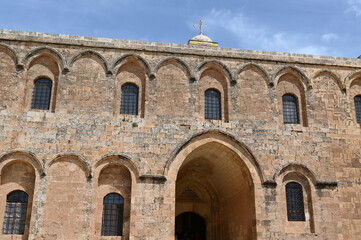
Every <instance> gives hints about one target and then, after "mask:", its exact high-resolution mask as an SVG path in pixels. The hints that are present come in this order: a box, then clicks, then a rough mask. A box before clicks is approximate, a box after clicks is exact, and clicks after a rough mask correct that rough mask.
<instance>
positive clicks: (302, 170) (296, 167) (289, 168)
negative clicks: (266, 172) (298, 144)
mask: <svg viewBox="0 0 361 240" xmlns="http://www.w3.org/2000/svg"><path fill="white" fill-rule="evenodd" d="M291 172H294V173H298V174H301V175H303V176H304V177H305V178H306V179H308V180H310V181H311V182H312V184H313V185H314V186H316V187H324V186H330V187H335V186H337V182H336V181H321V180H320V179H319V177H318V176H317V175H316V174H315V172H314V171H312V170H311V169H310V168H308V167H307V166H306V165H304V164H301V163H288V164H286V165H283V166H281V167H279V168H278V169H277V170H276V172H275V173H274V175H273V181H275V182H276V180H277V178H278V177H279V176H281V175H284V174H287V173H291Z"/></svg>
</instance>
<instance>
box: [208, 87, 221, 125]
mask: <svg viewBox="0 0 361 240" xmlns="http://www.w3.org/2000/svg"><path fill="white" fill-rule="evenodd" d="M204 101H205V106H204V115H205V119H217V120H220V119H222V117H221V116H222V114H221V93H220V92H218V91H217V90H215V89H208V90H207V91H205V93H204Z"/></svg>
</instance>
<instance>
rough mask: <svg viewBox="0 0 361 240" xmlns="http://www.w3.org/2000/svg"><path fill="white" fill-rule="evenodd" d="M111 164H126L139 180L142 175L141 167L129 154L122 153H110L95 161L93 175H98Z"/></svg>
mask: <svg viewBox="0 0 361 240" xmlns="http://www.w3.org/2000/svg"><path fill="white" fill-rule="evenodd" d="M109 164H118V165H122V166H125V167H126V168H127V169H128V170H129V171H130V172H131V173H132V175H133V176H134V177H135V179H136V180H138V179H139V177H140V173H139V168H138V166H137V165H136V163H135V162H134V161H133V160H132V159H131V158H130V157H129V156H127V155H125V154H122V153H109V154H107V155H104V156H102V157H101V158H100V159H99V160H97V161H95V163H94V164H93V168H92V169H93V176H95V177H97V176H98V175H99V173H100V172H101V170H102V169H104V167H106V166H107V165H109Z"/></svg>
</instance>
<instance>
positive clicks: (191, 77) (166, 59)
mask: <svg viewBox="0 0 361 240" xmlns="http://www.w3.org/2000/svg"><path fill="white" fill-rule="evenodd" d="M168 61H176V62H178V63H179V64H181V65H182V66H183V67H184V68H185V69H186V70H187V71H186V72H187V75H188V77H189V79H190V80H195V76H194V73H193V71H192V70H191V69H190V67H189V66H188V64H187V63H186V62H185V61H184V60H182V59H180V58H177V57H166V58H164V59H162V60H161V61H160V62H158V63H157V65H156V66H155V68H154V74H156V73H157V72H158V70H159V68H161V67H162V66H163V65H164V64H166V63H167V62H168Z"/></svg>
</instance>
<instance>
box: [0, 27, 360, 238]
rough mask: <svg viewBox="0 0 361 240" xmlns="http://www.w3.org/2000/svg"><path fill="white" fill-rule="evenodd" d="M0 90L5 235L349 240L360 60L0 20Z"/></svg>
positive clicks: (353, 225) (356, 223) (355, 206)
mask: <svg viewBox="0 0 361 240" xmlns="http://www.w3.org/2000/svg"><path fill="white" fill-rule="evenodd" d="M39 79H48V80H50V84H51V87H50V88H49V87H46V86H45V85H42V86H41V87H43V88H42V89H43V90H41V91H43V92H47V93H48V94H49V95H46V96H48V100H49V107H48V108H45V109H39V108H34V107H33V102H34V101H35V99H36V97H37V96H38V95H37V92H36V90H35V89H37V88H39V89H40V88H41V87H39V86H40V85H37V83H38V82H37V80H39ZM0 84H1V88H0V223H1V224H0V226H1V229H2V231H1V234H0V238H1V239H9V240H10V239H31V240H35V239H36V240H39V239H44V240H51V239H56V240H65V239H66V240H69V239H70V240H72V239H74V240H83V239H84V240H85V239H94V240H95V239H99V240H100V239H107V240H110V239H112V240H113V239H117V240H120V239H121V240H126V239H131V240H141V239H147V240H160V239H164V240H171V239H174V236H175V234H177V235H178V236H181V235H183V236H184V235H185V234H189V235H190V234H194V235H195V234H199V235H201V236H202V237H203V238H204V239H207V240H208V239H210V240H220V239H223V240H236V239H242V240H246V239H247V240H249V239H252V240H256V239H257V240H266V239H267V240H268V239H277V240H278V239H284V240H286V239H305V240H306V239H307V240H313V239H314V240H316V239H317V240H326V239H330V240H331V239H332V240H334V239H340V240H341V239H342V240H344V239H358V238H359V236H360V235H361V187H360V182H361V181H360V179H361V157H360V156H361V152H360V146H361V128H360V123H359V122H358V121H357V112H358V108H357V103H356V100H357V97H358V96H361V60H360V59H349V58H337V57H324V56H312V55H301V54H289V53H275V52H264V51H251V50H239V49H224V48H215V47H212V48H210V47H202V46H187V45H180V44H166V43H153V42H140V41H129V40H117V39H102V38H91V37H80V36H68V35H57V34H44V33H33V32H18V31H9V30H0ZM126 85H132V86H135V88H136V89H137V94H136V95H135V94H133V93H132V92H126V91H125V90H124V86H126ZM44 86H45V87H44ZM44 89H45V90H44ZM46 89H48V90H46ZM49 89H50V90H49ZM209 89H212V90H215V92H218V94H219V96H220V98H219V99H218V100H217V99H216V98H214V99H213V100H212V101H211V102H212V104H213V105H212V106H216V107H215V108H212V111H219V114H220V118H221V119H220V120H216V119H206V118H205V111H206V110H205V109H206V108H208V107H209V106H210V105H209V103H210V102H209V101H210V99H208V98H207V97H206V96H205V92H206V91H207V90H209ZM39 91H40V90H39ZM127 94H128V95H127ZM132 94H133V95H132ZM285 95H290V96H293V97H294V99H296V103H295V105H293V106H294V108H292V106H291V109H295V110H296V111H297V113H298V118H299V122H298V123H287V124H285V123H284V115H285V114H289V113H287V112H286V107H289V105H287V103H285V101H284V98H283V96H285ZM44 96H45V95H44ZM46 96H45V98H41V99H47V98H46ZM134 96H136V98H134ZM132 97H133V98H132ZM355 97H356V98H355ZM39 99H40V96H39ZM125 99H128V100H125ZM129 99H133V100H134V99H135V100H136V101H135V100H134V101H135V102H134V101H133V100H132V101H131V100H129ZM122 101H123V102H122ZM127 101H128V102H130V103H127ZM217 101H219V102H217ZM215 102H216V103H218V104H219V105H217V104H214V103H215ZM126 104H133V105H132V106H133V107H135V108H136V110H137V112H136V114H132V115H131V114H125V110H124V108H123V107H124V105H126ZM355 106H356V107H355ZM360 114H361V113H360ZM291 182H292V183H297V184H299V185H300V186H301V188H300V189H301V190H300V191H301V193H302V204H301V203H300V201H299V200H300V199H301V198H300V197H297V199H298V200H297V201H293V202H291V200H290V193H289V192H290V191H292V190H289V189H286V185H287V184H288V183H291ZM288 186H289V185H288ZM297 186H298V185H297ZM14 191H21V192H25V193H26V194H27V196H28V200H27V202H26V206H27V210H26V213H25V215H24V216H23V217H22V219H20V218H17V217H16V216H15V215H14V214H12V213H11V211H10V210H9V209H11V206H15V205H14V204H18V205H17V206H20V205H19V204H20V202H17V203H14V202H12V201H13V200H11V196H13V195H14ZM295 191H296V190H295ZM109 194H115V195H116V196H121V198H120V199H122V200H121V203H115V202H113V203H109V202H107V200H106V199H108V198H107V196H109ZM294 196H300V195H294ZM295 198H296V197H295ZM114 201H115V200H114ZM294 202H295V203H294ZM106 204H118V205H117V206H122V208H121V209H122V210H121V211H113V212H106V209H108V207H109V206H110V205H106ZM292 204H295V206H302V207H303V210H292V211H291V210H290V209H291V208H290V207H292V206H291V205H292ZM112 206H115V205H112ZM14 209H15V208H14ZM19 209H20V208H19ZM117 209H118V208H117ZM119 209H120V208H119ZM120 213H121V214H120ZM292 213H296V214H298V213H301V214H304V220H301V221H294V220H290V219H289V215H290V214H292ZM112 214H113V215H112ZM107 216H115V217H117V219H118V220H114V219H113V220H109V219H111V218H110V217H109V218H107ZM107 219H108V220H107ZM12 221H13V222H14V224H13V225H9V224H8V223H9V222H12ZM21 221H22V222H23V223H24V224H25V226H24V228H23V232H20V233H19V232H16V231H17V228H18V227H20V224H19V222H21ZM15 222H16V223H15ZM108 223H111V227H109V229H111V228H112V227H113V228H114V229H118V230H116V231H115V232H111V234H106V232H107V231H106V229H107V226H108V225H107V224H108ZM15 226H16V227H15ZM119 229H120V230H119ZM109 231H110V230H109ZM117 231H118V232H117ZM106 235H113V236H106Z"/></svg>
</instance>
